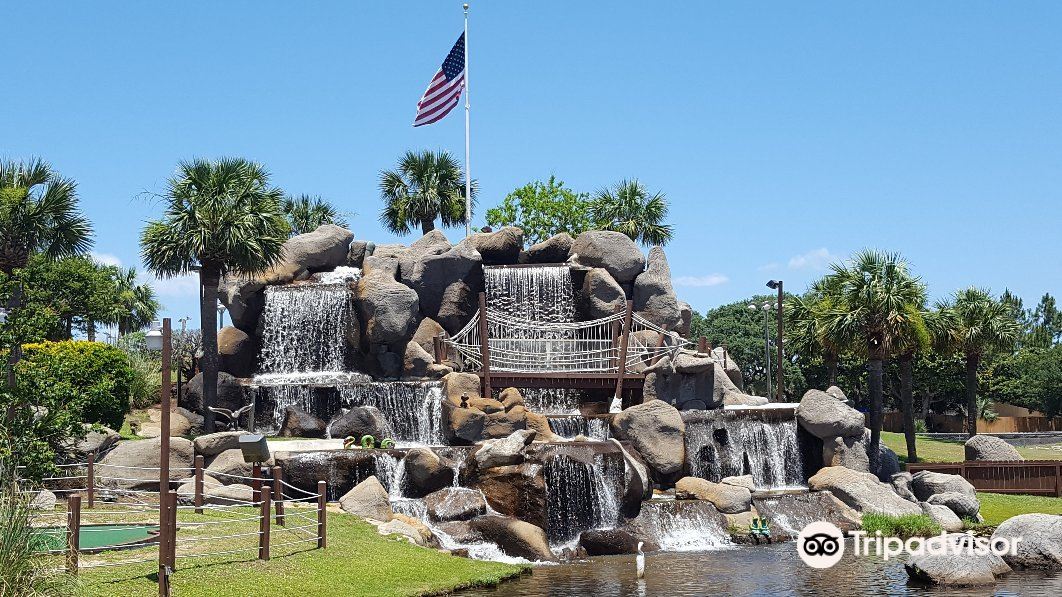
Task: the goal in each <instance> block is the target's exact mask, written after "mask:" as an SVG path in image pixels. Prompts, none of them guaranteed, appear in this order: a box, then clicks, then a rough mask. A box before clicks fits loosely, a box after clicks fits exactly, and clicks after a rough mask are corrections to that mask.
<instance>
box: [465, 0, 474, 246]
mask: <svg viewBox="0 0 1062 597" xmlns="http://www.w3.org/2000/svg"><path fill="white" fill-rule="evenodd" d="M464 7H465V236H466V237H469V236H472V167H471V166H470V165H469V150H468V112H469V110H468V107H469V103H468V4H467V3H466V4H465V5H464Z"/></svg>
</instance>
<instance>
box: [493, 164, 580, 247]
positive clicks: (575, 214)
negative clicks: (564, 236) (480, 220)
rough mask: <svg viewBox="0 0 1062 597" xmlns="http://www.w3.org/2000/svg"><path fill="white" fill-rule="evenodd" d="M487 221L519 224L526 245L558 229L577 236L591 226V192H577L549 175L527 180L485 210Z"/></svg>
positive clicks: (494, 223)
mask: <svg viewBox="0 0 1062 597" xmlns="http://www.w3.org/2000/svg"><path fill="white" fill-rule="evenodd" d="M487 223H488V224H490V225H491V226H517V227H519V228H521V229H522V230H523V231H524V241H525V242H526V243H527V244H529V245H531V244H535V243H539V242H542V241H544V240H546V239H547V238H549V237H551V236H553V235H554V234H560V233H561V232H567V233H568V234H570V235H572V236H579V235H580V234H582V233H583V232H586V231H587V230H590V229H591V228H593V223H592V222H591V221H590V195H588V194H586V193H576V192H575V191H573V190H571V189H569V188H568V187H566V186H564V183H563V182H561V181H559V180H557V178H556V177H555V176H550V177H549V180H548V181H546V182H542V181H540V180H536V181H534V182H529V183H527V184H526V185H524V186H522V187H520V188H518V189H516V190H514V191H513V192H511V193H509V194H508V195H506V196H505V199H503V200H502V202H501V204H500V205H498V206H497V207H492V208H490V209H488V210H487Z"/></svg>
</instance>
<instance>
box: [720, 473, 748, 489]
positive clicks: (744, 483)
mask: <svg viewBox="0 0 1062 597" xmlns="http://www.w3.org/2000/svg"><path fill="white" fill-rule="evenodd" d="M719 482H720V483H725V484H727V485H736V486H737V487H744V488H745V489H748V490H749V491H756V481H755V480H753V478H752V475H741V476H740V477H723V478H722V479H720V481H719Z"/></svg>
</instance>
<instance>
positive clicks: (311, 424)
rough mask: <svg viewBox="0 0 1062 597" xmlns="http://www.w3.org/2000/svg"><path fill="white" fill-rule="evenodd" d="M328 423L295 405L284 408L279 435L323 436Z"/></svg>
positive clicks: (326, 430)
mask: <svg viewBox="0 0 1062 597" xmlns="http://www.w3.org/2000/svg"><path fill="white" fill-rule="evenodd" d="M327 432H328V424H327V423H325V422H324V421H322V420H321V419H318V418H317V417H315V416H313V415H311V414H310V413H308V412H306V411H304V410H302V409H301V408H299V407H297V406H288V407H286V408H285V409H284V418H283V421H282V422H281V425H280V437H315V438H321V437H324V436H325V434H327Z"/></svg>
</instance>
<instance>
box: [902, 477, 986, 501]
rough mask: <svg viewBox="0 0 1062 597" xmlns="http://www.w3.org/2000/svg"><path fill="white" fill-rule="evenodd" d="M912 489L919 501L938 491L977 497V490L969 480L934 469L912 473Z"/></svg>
mask: <svg viewBox="0 0 1062 597" xmlns="http://www.w3.org/2000/svg"><path fill="white" fill-rule="evenodd" d="M911 491H913V492H914V494H915V497H917V498H918V500H919V501H922V502H924V501H927V500H929V497H930V496H932V495H934V494H937V493H948V492H954V493H961V494H963V495H965V496H967V497H970V498H972V499H975V500H976V499H977V491H975V490H974V486H973V485H971V484H970V482H969V481H967V480H966V479H963V478H962V477H960V476H959V475H949V474H946V473H935V472H933V471H918V472H917V473H915V474H913V475H911Z"/></svg>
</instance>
